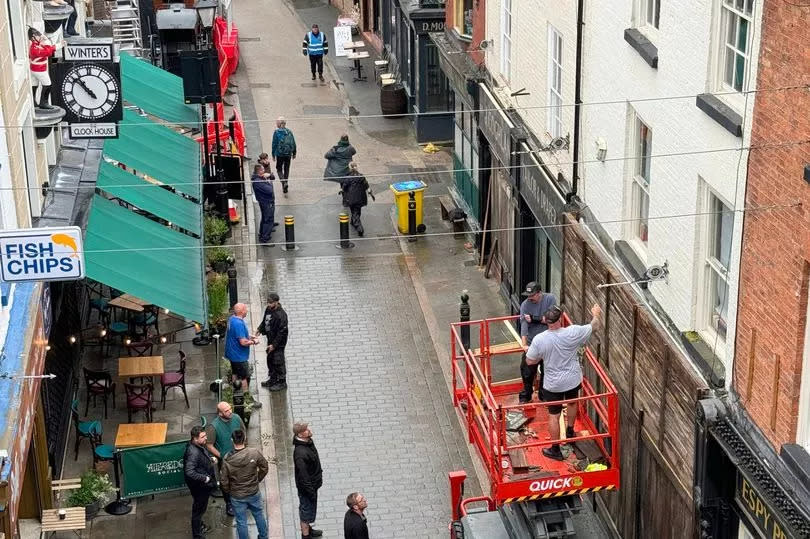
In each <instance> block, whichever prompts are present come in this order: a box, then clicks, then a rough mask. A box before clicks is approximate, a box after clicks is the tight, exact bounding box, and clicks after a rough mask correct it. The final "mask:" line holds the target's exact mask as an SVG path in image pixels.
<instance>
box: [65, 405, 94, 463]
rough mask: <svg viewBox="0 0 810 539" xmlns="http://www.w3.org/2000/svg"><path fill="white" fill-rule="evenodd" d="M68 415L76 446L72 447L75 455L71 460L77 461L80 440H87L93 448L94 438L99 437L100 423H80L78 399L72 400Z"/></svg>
mask: <svg viewBox="0 0 810 539" xmlns="http://www.w3.org/2000/svg"><path fill="white" fill-rule="evenodd" d="M70 415H71V417H72V418H73V426H74V429H75V435H76V444H75V446H74V451H75V453H76V454H75V455H74V457H73V460H79V444H80V443H81V441H82V440H88V441H89V442H90V446H91V447H93V439H94V437H95V436H98V437H101V432H102V425H101V421H82V420H81V419H80V418H79V399H74V400H73V402H72V403H71V405H70ZM85 415H86V414H85Z"/></svg>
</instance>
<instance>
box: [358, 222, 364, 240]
mask: <svg viewBox="0 0 810 539" xmlns="http://www.w3.org/2000/svg"><path fill="white" fill-rule="evenodd" d="M356 228H357V235H358V236H360V237H361V238H362V237H363V234H365V231H364V230H363V225H357V227H356Z"/></svg>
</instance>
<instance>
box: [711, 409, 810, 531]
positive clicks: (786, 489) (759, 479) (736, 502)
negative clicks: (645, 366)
mask: <svg viewBox="0 0 810 539" xmlns="http://www.w3.org/2000/svg"><path fill="white" fill-rule="evenodd" d="M726 409H727V406H726V405H725V404H724V403H723V402H722V401H720V400H718V399H705V400H703V401H700V405H699V416H700V418H701V420H700V423H699V426H698V437H697V440H698V448H697V449H698V450H697V452H696V455H697V463H696V464H697V466H696V468H695V492H696V496H695V508H696V515H695V516H696V519H695V520H696V522H698V527H699V531H698V533H699V535H698V536H699V537H712V538H713V539H738V538H740V539H748V538H767V539H798V538H808V537H810V514H808V510H807V506H806V505H804V506H803V505H802V503H801V501H800V500H799V499H798V498H799V496H800V492H799V491H801V490H804V493H805V496H806V494H807V488H808V487H810V485H806V484H804V485H802V483H804V482H806V481H803V480H801V479H798V480H797V481H794V480H793V479H795V477H793V476H792V475H791V474H790V473H787V474H786V473H785V470H786V469H787V468H786V467H785V466H783V465H782V463H780V462H778V461H779V460H781V458H780V457H776V456H775V455H774V457H775V458H774V460H773V461H772V462H768V464H767V465H766V463H765V460H764V459H763V458H762V451H760V450H758V449H757V447H758V445H757V444H756V443H755V442H754V440H753V438H752V437H751V433H750V432H746V429H745V428H743V427H741V426H740V425H739V423H738V422H737V421H735V420H733V419H732V417H731V416H730V415H728V414H727V413H726V411H725V410H726ZM743 413H744V412H743ZM788 477H792V478H793V479H790V480H789V479H787V478H788Z"/></svg>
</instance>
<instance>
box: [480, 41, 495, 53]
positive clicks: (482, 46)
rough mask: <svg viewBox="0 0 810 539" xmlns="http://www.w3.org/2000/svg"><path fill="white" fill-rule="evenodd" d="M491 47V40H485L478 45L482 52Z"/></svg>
mask: <svg viewBox="0 0 810 539" xmlns="http://www.w3.org/2000/svg"><path fill="white" fill-rule="evenodd" d="M491 46H492V40H491V39H485V40H484V41H482V42H481V43H479V45H478V48H479V49H481V50H482V51H485V50H487V49H488V48H490V47H491Z"/></svg>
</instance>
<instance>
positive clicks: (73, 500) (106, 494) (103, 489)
mask: <svg viewBox="0 0 810 539" xmlns="http://www.w3.org/2000/svg"><path fill="white" fill-rule="evenodd" d="M114 493H115V485H113V484H112V482H111V481H110V478H109V477H108V476H107V474H100V473H98V472H96V471H95V470H88V471H86V472H85V473H84V474H82V477H81V485H80V486H79V488H77V489H76V490H74V491H73V492H71V493H70V496H68V500H67V503H68V505H69V506H71V507H84V510H85V513H86V515H87V518H88V519H91V518H93V517H95V516H96V514H97V513H98V511H99V509H101V506H102V505H103V504H105V503H106V502H108V501H109V500H111V499H112V496H113V494H114Z"/></svg>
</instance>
